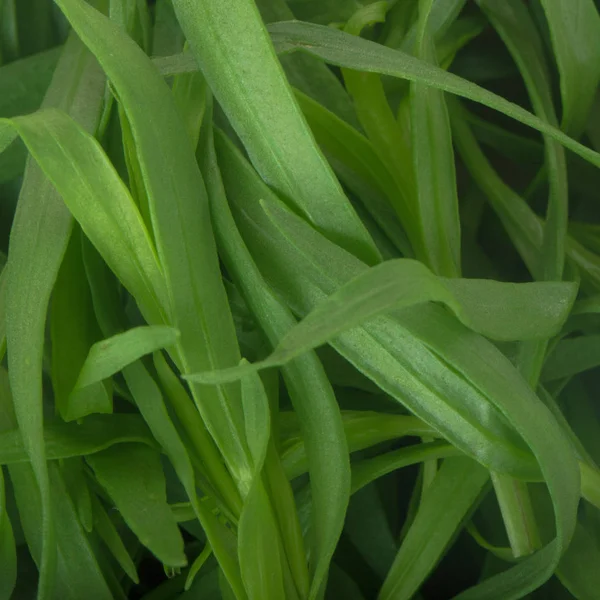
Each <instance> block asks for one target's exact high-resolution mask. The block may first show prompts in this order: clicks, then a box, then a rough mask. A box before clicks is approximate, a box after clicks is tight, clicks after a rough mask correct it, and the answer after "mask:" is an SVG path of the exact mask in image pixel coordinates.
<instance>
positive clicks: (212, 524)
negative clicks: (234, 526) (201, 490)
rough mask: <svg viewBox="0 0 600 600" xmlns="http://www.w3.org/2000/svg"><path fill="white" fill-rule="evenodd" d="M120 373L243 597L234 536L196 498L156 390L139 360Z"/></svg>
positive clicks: (185, 458)
mask: <svg viewBox="0 0 600 600" xmlns="http://www.w3.org/2000/svg"><path fill="white" fill-rule="evenodd" d="M123 375H124V376H125V380H126V382H127V385H128V387H129V389H130V390H131V393H132V395H133V397H134V400H135V402H136V404H137V406H138V408H139V409H140V412H141V414H142V416H143V417H144V420H145V421H146V423H148V426H149V427H150V430H151V431H152V435H153V436H154V437H155V438H156V441H157V442H158V443H159V444H160V445H161V447H162V448H163V449H164V451H165V453H166V454H167V456H168V457H169V459H170V460H171V462H172V463H173V467H174V468H175V471H176V472H177V476H178V477H179V479H180V481H181V483H182V485H183V487H184V489H185V491H186V494H187V495H188V498H189V500H190V502H191V503H192V506H193V508H194V512H195V513H196V516H197V517H198V520H199V521H200V524H201V525H202V528H203V529H204V531H205V533H206V537H207V538H208V541H209V543H210V545H211V547H212V549H213V552H214V554H215V556H216V558H217V560H218V561H219V565H220V566H221V568H222V569H223V570H224V572H225V573H226V576H227V580H228V581H229V582H230V584H231V585H232V586H233V587H234V589H235V591H236V595H237V597H238V598H239V599H240V600H244V598H245V597H246V595H245V592H244V588H243V584H242V581H241V575H240V570H239V563H238V559H237V552H236V540H235V537H234V535H233V532H232V531H230V529H229V528H228V527H226V526H225V525H223V524H222V523H221V521H220V520H219V519H218V517H216V516H215V515H214V514H213V513H212V512H211V510H210V509H209V508H208V507H207V506H206V504H205V503H204V502H201V501H199V500H198V497H197V492H196V483H195V475H194V470H193V467H192V463H191V460H190V457H189V454H188V450H187V448H186V446H185V444H184V443H183V441H182V439H181V437H180V436H179V433H178V432H177V429H176V428H175V426H174V425H173V422H172V421H171V419H170V417H169V413H168V411H167V407H166V406H165V403H164V400H163V398H162V394H161V392H160V389H159V388H158V386H157V385H156V383H155V382H154V380H153V379H152V377H151V376H150V374H149V373H148V371H147V370H146V369H145V368H144V365H142V364H141V363H140V362H136V363H133V364H132V365H129V366H128V367H126V368H125V369H124V370H123Z"/></svg>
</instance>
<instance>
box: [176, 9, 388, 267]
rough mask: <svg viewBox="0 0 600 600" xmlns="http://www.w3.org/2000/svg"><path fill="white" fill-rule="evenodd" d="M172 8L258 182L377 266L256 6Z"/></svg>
mask: <svg viewBox="0 0 600 600" xmlns="http://www.w3.org/2000/svg"><path fill="white" fill-rule="evenodd" d="M173 4H174V7H175V11H176V13H177V16H178V19H179V22H180V24H181V27H182V29H183V30H184V32H185V34H186V37H187V39H188V40H189V42H190V45H191V47H192V50H193V51H194V55H195V57H196V60H197V61H198V65H199V66H200V68H201V69H202V72H203V73H204V75H205V77H206V79H207V81H208V83H209V85H210V87H211V89H212V90H213V92H214V93H215V96H216V98H217V100H218V101H219V103H220V104H221V105H222V106H223V108H224V110H225V112H226V114H227V115H228V117H229V118H230V120H231V123H232V124H233V126H234V128H235V129H236V131H237V133H238V135H239V136H240V138H241V139H242V141H243V143H244V145H245V146H246V148H247V150H248V153H249V155H250V157H251V160H252V161H253V163H254V164H255V166H256V168H257V169H258V171H259V172H260V173H261V175H262V176H263V177H264V179H265V181H267V182H268V183H269V184H270V185H272V186H273V187H274V188H275V189H277V190H278V191H279V192H280V193H282V194H283V195H284V196H285V197H286V198H288V199H289V200H290V201H291V202H292V203H294V204H295V205H296V206H297V208H298V209H299V210H300V211H301V212H302V213H303V214H304V215H305V216H306V217H307V218H308V219H309V220H310V221H311V222H312V223H314V224H315V226H316V227H318V228H319V230H320V231H322V232H323V233H325V234H326V235H327V236H329V237H330V238H331V239H333V240H335V241H337V242H338V243H340V244H342V245H343V246H345V247H347V248H348V249H349V250H351V251H353V252H354V253H356V254H357V255H358V256H361V257H362V258H363V259H364V260H365V261H367V262H370V263H373V262H377V261H378V259H379V253H378V251H377V249H376V248H375V246H374V244H373V242H372V240H371V239H370V238H369V235H368V233H367V231H366V229H365V227H364V225H363V224H362V223H361V222H360V220H359V219H358V217H357V216H356V213H355V212H354V210H353V208H352V206H351V204H350V203H349V201H348V199H347V198H346V197H345V196H344V194H343V192H342V189H341V187H340V185H339V183H338V182H337V180H336V178H335V176H334V174H333V172H332V171H331V169H330V167H329V165H328V164H327V162H326V161H325V159H324V157H323V156H322V154H321V153H320V151H319V150H318V148H317V147H316V144H315V142H314V139H313V138H312V136H311V134H310V130H309V129H308V127H307V125H306V123H305V122H304V120H303V119H302V115H301V112H300V110H299V108H298V105H297V104H296V102H295V100H294V97H293V94H292V91H291V88H290V86H289V85H288V83H287V81H286V79H285V75H284V73H283V70H282V68H281V66H280V64H279V62H278V60H277V57H276V56H275V53H274V51H273V47H272V45H271V42H270V40H269V36H268V33H267V31H266V29H265V26H264V25H263V23H262V21H261V19H260V14H259V12H258V9H257V8H256V5H255V3H254V2H246V1H244V2H236V4H235V5H228V4H224V3H223V2H221V1H220V0H208V1H206V2H202V3H198V2H194V1H192V0H175V2H174V3H173ZM266 90H268V93H265V91H266Z"/></svg>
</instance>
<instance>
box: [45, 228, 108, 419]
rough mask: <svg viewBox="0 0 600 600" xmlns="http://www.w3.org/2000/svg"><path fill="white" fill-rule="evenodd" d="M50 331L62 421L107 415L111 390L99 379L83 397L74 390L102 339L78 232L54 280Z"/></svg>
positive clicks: (55, 400) (73, 233)
mask: <svg viewBox="0 0 600 600" xmlns="http://www.w3.org/2000/svg"><path fill="white" fill-rule="evenodd" d="M50 332H51V340H52V367H51V368H52V388H53V390H54V402H55V403H56V406H57V408H58V411H59V413H60V415H61V416H62V418H63V419H64V420H65V421H73V420H76V419H80V418H83V417H85V416H87V415H89V414H92V413H111V412H112V393H111V389H110V387H109V386H108V385H106V384H105V383H104V382H103V381H102V380H98V381H96V382H93V383H92V384H91V385H90V386H89V388H88V389H87V390H86V391H85V393H84V394H77V393H76V390H75V389H74V388H75V386H76V382H77V375H78V372H79V370H80V369H81V367H82V366H83V364H84V362H85V359H86V356H87V353H88V351H89V350H90V346H92V344H93V343H94V342H96V341H98V340H99V339H100V338H101V337H102V334H101V333H100V329H99V327H98V324H97V323H96V317H95V315H94V307H93V304H92V297H91V294H90V290H89V286H88V282H87V278H86V275H85V269H84V265H83V259H82V251H81V233H80V230H79V229H75V230H74V231H73V232H72V234H71V239H70V241H69V245H68V246H67V251H66V253H65V256H64V258H63V262H62V264H61V266H60V270H59V272H58V276H57V278H56V284H55V286H54V291H53V294H52V306H51V309H50Z"/></svg>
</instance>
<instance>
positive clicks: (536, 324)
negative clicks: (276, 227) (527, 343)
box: [188, 259, 577, 383]
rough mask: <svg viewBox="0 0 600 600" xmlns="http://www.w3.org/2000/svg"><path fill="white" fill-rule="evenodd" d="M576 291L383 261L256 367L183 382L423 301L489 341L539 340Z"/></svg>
mask: <svg viewBox="0 0 600 600" xmlns="http://www.w3.org/2000/svg"><path fill="white" fill-rule="evenodd" d="M576 293H577V286H576V285H575V284H573V283H567V282H565V283H558V282H557V283H524V284H510V283H500V282H497V281H485V280H468V279H444V278H438V277H436V276H435V275H433V274H432V273H431V271H430V270H429V269H428V268H427V267H425V266H424V265H423V264H422V263H420V262H417V261H414V260H410V259H397V260H389V261H386V262H384V263H382V264H381V265H377V266H376V267H371V268H370V269H369V270H367V271H365V272H364V273H363V274H361V275H359V276H358V277H356V278H355V279H352V280H351V281H349V282H348V283H347V284H345V285H344V286H342V287H341V288H339V289H338V290H337V291H336V292H335V293H334V294H332V295H331V296H329V297H328V298H327V299H326V300H324V301H322V302H321V303H320V304H318V305H317V306H316V307H315V308H314V309H313V310H312V311H311V312H310V313H309V314H308V315H307V316H306V317H305V318H304V319H303V320H302V321H301V322H300V323H299V324H298V325H296V327H295V328H294V329H292V330H291V331H290V332H288V333H287V334H286V336H285V337H284V338H283V339H282V340H281V341H280V343H279V344H278V345H277V347H276V348H275V350H274V352H273V354H272V355H271V356H269V357H268V358H267V359H265V360H264V361H262V362H261V363H256V364H255V365H252V366H250V365H246V366H242V367H239V368H237V369H235V370H234V369H230V370H228V371H223V372H221V373H220V374H217V373H213V374H209V373H206V374H204V375H202V374H196V375H190V376H188V378H190V379H196V380H199V381H202V382H204V383H209V382H210V383H216V382H219V381H226V380H230V378H237V377H240V376H241V375H242V374H243V373H244V372H248V371H249V370H250V369H258V368H268V367H273V366H280V365H282V364H285V363H286V362H287V361H289V360H291V359H293V358H295V357H297V356H299V355H300V354H302V353H303V352H305V351H307V350H310V349H312V348H315V347H317V346H320V345H321V344H324V343H326V342H329V341H331V340H332V338H334V337H335V336H337V335H339V334H340V333H342V332H344V331H346V330H348V329H351V328H353V327H355V326H357V325H360V324H362V323H363V322H365V321H367V320H368V319H370V318H372V317H375V316H376V315H378V314H380V313H382V312H386V311H391V310H397V309H401V308H404V307H409V306H412V305H414V304H421V303H423V302H431V301H434V302H443V303H444V304H446V305H447V306H448V307H449V308H451V309H452V311H453V312H454V313H455V314H456V316H457V317H458V318H459V319H460V320H461V321H462V322H463V323H464V324H465V325H467V326H468V327H470V328H471V329H473V330H474V331H477V332H478V333H481V334H483V335H486V336H488V337H490V338H492V339H497V340H505V341H507V340H523V339H537V338H547V337H551V336H552V335H556V334H557V333H558V332H559V331H560V328H561V327H562V325H563V323H564V322H565V320H566V318H567V316H568V315H569V312H570V310H571V307H572V305H573V302H574V300H575V296H576ZM544 310H545V311H546V312H545V313H544V312H543V311H544Z"/></svg>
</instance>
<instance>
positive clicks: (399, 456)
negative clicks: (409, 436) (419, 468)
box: [352, 442, 462, 493]
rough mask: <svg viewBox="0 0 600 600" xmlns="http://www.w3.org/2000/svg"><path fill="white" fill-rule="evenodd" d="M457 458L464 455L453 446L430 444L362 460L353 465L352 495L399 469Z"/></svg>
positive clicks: (438, 443) (437, 443)
mask: <svg viewBox="0 0 600 600" xmlns="http://www.w3.org/2000/svg"><path fill="white" fill-rule="evenodd" d="M455 456H462V453H461V452H460V450H457V449H456V448H455V447H454V446H452V445H451V444H447V443H444V442H428V443H426V444H417V445H413V446H408V447H407V448H401V449H400V450H394V451H392V452H386V453H385V454H381V455H380V456H377V457H375V458H369V459H365V460H361V461H359V462H357V463H355V464H353V465H352V493H355V492H357V491H358V490H360V489H362V488H363V487H365V486H366V485H368V484H369V483H372V482H373V481H376V480H377V479H379V478H380V477H383V476H384V475H387V474H388V473H392V472H393V471H396V470H397V469H403V468H404V467H409V466H411V465H416V464H419V463H421V462H424V461H426V460H437V459H441V458H450V457H455Z"/></svg>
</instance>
